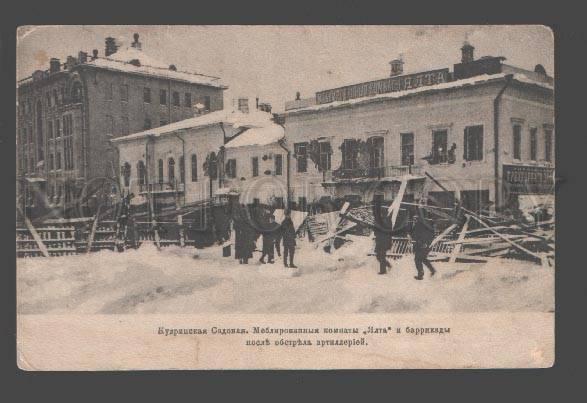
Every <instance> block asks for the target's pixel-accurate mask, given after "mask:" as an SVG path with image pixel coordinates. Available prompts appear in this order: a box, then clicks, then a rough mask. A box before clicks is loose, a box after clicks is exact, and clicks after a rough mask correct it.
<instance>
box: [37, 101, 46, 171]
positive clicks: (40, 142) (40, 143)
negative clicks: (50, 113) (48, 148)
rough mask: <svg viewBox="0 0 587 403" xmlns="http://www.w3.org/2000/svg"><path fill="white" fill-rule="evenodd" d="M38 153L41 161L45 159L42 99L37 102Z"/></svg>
mask: <svg viewBox="0 0 587 403" xmlns="http://www.w3.org/2000/svg"><path fill="white" fill-rule="evenodd" d="M37 154H38V155H39V161H42V160H44V159H45V156H44V147H43V105H42V104H41V100H39V101H38V102H37Z"/></svg>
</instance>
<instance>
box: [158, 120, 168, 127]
mask: <svg viewBox="0 0 587 403" xmlns="http://www.w3.org/2000/svg"><path fill="white" fill-rule="evenodd" d="M166 124H167V119H166V118H161V119H160V120H159V126H165V125H166Z"/></svg>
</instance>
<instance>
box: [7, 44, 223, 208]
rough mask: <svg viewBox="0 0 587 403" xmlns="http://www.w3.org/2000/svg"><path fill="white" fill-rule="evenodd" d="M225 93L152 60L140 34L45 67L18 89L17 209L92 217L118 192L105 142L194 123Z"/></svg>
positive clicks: (114, 162) (212, 80) (113, 159)
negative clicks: (183, 122)
mask: <svg viewBox="0 0 587 403" xmlns="http://www.w3.org/2000/svg"><path fill="white" fill-rule="evenodd" d="M226 88H227V87H226V86H224V85H223V84H222V83H221V82H220V80H219V78H218V77H212V76H207V75H203V74H197V73H191V72H184V71H180V70H179V69H178V68H177V67H176V66H174V65H172V64H168V63H161V62H159V61H157V60H155V59H153V58H152V57H150V56H149V55H147V54H146V53H145V52H143V50H142V45H141V42H140V41H139V35H138V34H135V35H134V42H132V44H131V46H130V47H128V48H126V49H120V50H119V49H118V45H117V43H116V41H115V40H114V39H113V38H106V48H105V53H104V56H99V54H98V51H97V50H93V52H92V55H91V56H89V55H88V53H87V52H82V51H80V52H79V54H78V57H72V56H69V57H68V58H67V61H66V62H65V63H61V61H60V60H58V59H55V58H53V59H51V61H50V66H49V69H48V70H46V71H40V70H39V71H35V72H34V73H33V74H32V76H30V77H27V78H25V79H23V80H20V81H19V82H18V134H17V160H18V178H19V182H18V192H17V194H18V197H19V206H20V207H22V208H26V209H27V211H28V213H29V214H33V215H34V212H33V210H36V212H37V213H39V211H43V210H44V211H45V212H46V210H47V209H51V210H52V211H54V212H56V214H59V215H61V214H63V215H73V214H76V212H75V210H72V209H73V208H74V207H78V208H80V207H81V208H82V209H83V212H80V213H81V214H84V213H87V212H88V210H87V209H89V210H90V211H92V210H93V209H94V208H95V207H96V205H97V204H100V203H104V202H106V201H107V199H108V197H109V195H110V193H111V190H112V189H113V187H114V188H115V187H118V178H119V169H120V167H119V164H118V160H119V158H118V155H117V150H116V148H115V147H113V146H112V144H111V143H110V140H112V139H113V138H117V137H120V136H124V135H127V134H130V133H135V132H138V131H141V130H144V129H149V128H151V127H157V126H164V125H167V124H169V123H172V122H177V121H180V120H184V119H187V118H190V117H193V116H194V108H195V107H196V106H197V108H198V110H199V111H217V110H221V109H223V91H224V90H225V89H226ZM100 198H102V199H103V200H99V199H100ZM32 207H35V208H36V209H31V208H32Z"/></svg>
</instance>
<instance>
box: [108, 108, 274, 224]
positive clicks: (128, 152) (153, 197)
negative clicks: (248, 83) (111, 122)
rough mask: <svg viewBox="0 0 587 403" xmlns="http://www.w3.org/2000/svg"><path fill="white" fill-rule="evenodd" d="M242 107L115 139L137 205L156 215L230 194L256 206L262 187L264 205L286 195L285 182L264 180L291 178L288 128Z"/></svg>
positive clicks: (124, 181) (124, 182)
mask: <svg viewBox="0 0 587 403" xmlns="http://www.w3.org/2000/svg"><path fill="white" fill-rule="evenodd" d="M239 107H240V110H238V109H237V110H232V109H226V110H221V111H215V112H210V113H203V114H201V115H199V116H196V117H193V118H190V119H185V120H182V121H179V122H176V123H172V124H169V125H165V126H160V127H157V128H153V129H148V130H144V131H141V132H138V133H134V134H131V135H127V136H122V137H119V138H116V139H113V140H112V143H113V145H114V146H115V147H116V148H117V149H118V150H119V158H120V159H119V165H120V167H121V168H120V182H121V184H122V188H123V192H124V193H132V194H133V195H134V197H133V204H135V205H147V204H149V203H150V204H151V205H152V206H153V211H152V213H154V214H156V215H157V214H160V213H161V212H162V211H164V210H165V209H167V208H169V209H178V208H180V209H181V208H183V207H186V206H190V205H197V204H198V203H199V202H202V201H205V200H210V199H212V198H213V197H215V196H217V195H220V194H226V193H227V192H228V191H232V192H234V193H236V194H239V195H243V196H242V197H241V199H242V200H241V201H242V202H245V198H247V197H248V196H247V195H250V198H251V200H249V201H248V202H251V203H252V202H254V200H253V199H254V198H258V197H259V194H261V193H262V192H260V189H265V193H266V194H267V197H266V198H263V200H262V202H269V201H270V199H271V198H272V197H273V196H274V192H273V190H274V189H275V188H278V187H281V188H282V191H281V192H280V193H279V194H280V196H281V197H282V198H283V197H285V195H283V194H282V193H283V192H284V191H285V190H284V189H285V187H284V186H283V185H281V186H280V183H281V181H280V180H279V179H278V180H277V181H272V180H270V181H267V180H263V181H259V179H261V178H275V177H278V178H281V177H285V175H286V170H285V165H284V163H285V159H284V158H283V155H281V154H280V153H279V152H280V151H281V152H282V153H283V152H284V150H283V149H282V148H280V147H279V146H278V144H277V140H279V139H281V138H283V128H282V127H281V126H279V125H277V124H275V123H273V121H272V115H271V114H270V113H268V112H265V111H261V110H251V111H250V112H249V108H248V103H247V104H246V107H245V103H243V102H241V105H240V106H239ZM278 154H280V155H279V156H278ZM255 161H256V162H257V164H256V165H255ZM275 161H281V163H279V162H275ZM278 197H279V196H278ZM271 200H273V199H271ZM282 203H283V199H282Z"/></svg>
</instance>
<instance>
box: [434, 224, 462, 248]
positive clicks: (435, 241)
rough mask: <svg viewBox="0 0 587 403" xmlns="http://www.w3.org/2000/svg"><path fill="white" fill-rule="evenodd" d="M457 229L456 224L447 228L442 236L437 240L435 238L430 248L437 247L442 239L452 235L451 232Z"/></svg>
mask: <svg viewBox="0 0 587 403" xmlns="http://www.w3.org/2000/svg"><path fill="white" fill-rule="evenodd" d="M456 227H457V225H456V224H452V225H450V226H449V227H447V228H446V229H445V230H444V231H442V232H441V233H440V235H438V236H437V237H436V238H434V240H432V242H431V243H430V248H432V247H433V246H434V245H436V244H437V243H438V242H439V241H440V240H441V239H442V238H444V237H445V236H446V235H448V234H450V232H451V231H452V230H453V229H455V228H456Z"/></svg>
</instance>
